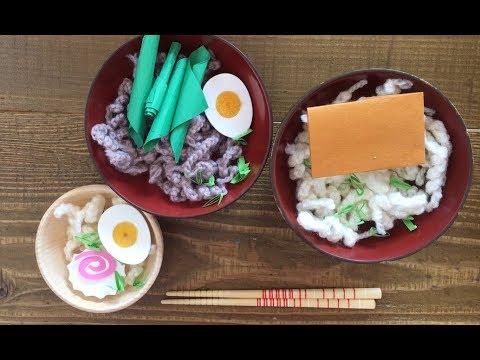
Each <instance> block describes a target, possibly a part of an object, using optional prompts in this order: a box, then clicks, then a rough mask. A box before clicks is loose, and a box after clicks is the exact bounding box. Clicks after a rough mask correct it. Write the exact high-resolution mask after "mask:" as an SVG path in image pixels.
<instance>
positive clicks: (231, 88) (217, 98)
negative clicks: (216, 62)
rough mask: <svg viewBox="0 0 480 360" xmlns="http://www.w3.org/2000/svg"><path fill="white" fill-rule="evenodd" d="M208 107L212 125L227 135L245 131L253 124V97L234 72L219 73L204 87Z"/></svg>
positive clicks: (230, 135) (208, 115)
mask: <svg viewBox="0 0 480 360" xmlns="http://www.w3.org/2000/svg"><path fill="white" fill-rule="evenodd" d="M203 94H204V95H205V99H206V100H207V104H208V109H207V110H205V115H206V116H207V118H208V121H210V123H211V124H212V126H213V127H214V128H215V129H216V130H217V131H218V132H219V133H220V134H223V135H225V136H227V137H230V138H234V137H237V136H239V135H242V134H243V133H245V132H246V131H247V130H248V129H249V128H250V125H251V124H252V118H253V106H252V99H251V98H250V94H249V93H248V90H247V87H246V86H245V84H244V83H243V82H242V80H240V79H239V78H238V77H236V76H235V75H233V74H228V73H223V74H218V75H215V76H214V77H212V78H211V79H210V80H208V81H207V82H206V83H205V85H204V87H203Z"/></svg>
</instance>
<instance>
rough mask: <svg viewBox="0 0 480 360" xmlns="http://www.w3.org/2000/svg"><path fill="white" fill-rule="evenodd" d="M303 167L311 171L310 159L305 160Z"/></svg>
mask: <svg viewBox="0 0 480 360" xmlns="http://www.w3.org/2000/svg"><path fill="white" fill-rule="evenodd" d="M303 165H305V167H307V168H309V169H311V168H312V161H311V160H310V158H308V159H305V160H303Z"/></svg>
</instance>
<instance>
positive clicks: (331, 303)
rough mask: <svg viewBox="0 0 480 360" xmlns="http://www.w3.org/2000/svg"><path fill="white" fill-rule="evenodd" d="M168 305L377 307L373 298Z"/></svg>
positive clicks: (169, 301) (208, 301)
mask: <svg viewBox="0 0 480 360" xmlns="http://www.w3.org/2000/svg"><path fill="white" fill-rule="evenodd" d="M161 303H162V304H166V305H206V306H255V307H289V308H291V307H295V308H324V309H375V300H373V299H362V300H354V299H318V298H317V299H303V300H302V299H300V298H298V299H279V298H276V299H262V298H258V299H214V298H208V299H192V298H190V299H164V300H162V301H161Z"/></svg>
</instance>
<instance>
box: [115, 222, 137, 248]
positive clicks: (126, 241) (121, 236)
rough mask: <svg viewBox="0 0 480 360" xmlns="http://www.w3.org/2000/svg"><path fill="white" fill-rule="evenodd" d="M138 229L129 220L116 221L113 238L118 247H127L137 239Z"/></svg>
mask: <svg viewBox="0 0 480 360" xmlns="http://www.w3.org/2000/svg"><path fill="white" fill-rule="evenodd" d="M137 234H138V230H137V227H136V226H135V225H133V224H132V223H131V222H128V221H124V222H121V223H118V224H117V225H116V226H115V228H114V229H113V240H114V241H115V243H116V244H117V245H118V246H120V247H129V246H132V245H133V244H135V242H136V241H137Z"/></svg>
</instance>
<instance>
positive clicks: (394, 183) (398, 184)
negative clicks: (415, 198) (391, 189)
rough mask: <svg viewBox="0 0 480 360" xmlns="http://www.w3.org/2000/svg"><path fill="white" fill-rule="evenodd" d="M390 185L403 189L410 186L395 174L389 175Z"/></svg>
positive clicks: (410, 186)
mask: <svg viewBox="0 0 480 360" xmlns="http://www.w3.org/2000/svg"><path fill="white" fill-rule="evenodd" d="M390 185H392V186H395V187H396V188H399V189H405V190H408V189H411V188H412V185H410V184H408V183H406V182H405V181H403V180H402V179H400V178H398V177H395V176H390Z"/></svg>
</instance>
